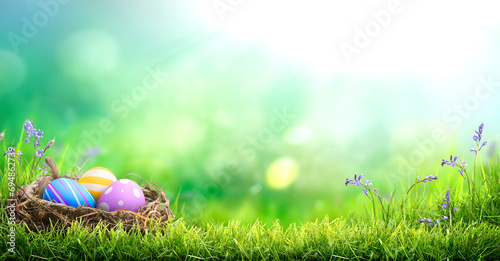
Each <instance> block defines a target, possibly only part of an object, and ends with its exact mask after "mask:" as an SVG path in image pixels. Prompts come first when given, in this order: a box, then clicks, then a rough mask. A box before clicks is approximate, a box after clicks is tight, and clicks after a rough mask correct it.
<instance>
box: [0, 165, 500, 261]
mask: <svg viewBox="0 0 500 261" xmlns="http://www.w3.org/2000/svg"><path fill="white" fill-rule="evenodd" d="M22 164H24V166H29V165H30V164H31V162H25V163H22ZM499 167H500V162H499V160H498V158H492V159H491V160H490V161H488V162H486V163H485V164H484V165H483V164H478V166H477V168H476V170H477V173H476V174H477V177H478V178H477V179H476V186H477V190H476V191H473V192H472V193H469V192H468V191H469V190H468V186H467V184H464V183H465V182H464V180H463V179H462V178H461V177H460V176H459V174H458V173H456V169H451V168H450V174H451V173H453V174H451V175H455V177H457V178H455V179H454V180H453V179H451V177H452V176H449V177H448V180H450V179H451V180H452V181H453V182H451V183H450V182H444V181H443V179H441V178H440V179H439V180H436V181H433V182H430V183H419V184H416V185H415V187H414V188H413V189H412V190H411V191H410V192H409V193H408V194H407V190H408V187H409V186H406V187H405V186H403V185H398V187H397V188H394V189H395V190H394V191H395V192H394V193H393V194H392V196H393V198H391V199H386V198H380V200H381V201H382V203H380V201H379V200H378V198H375V196H374V194H371V192H373V191H371V192H370V195H371V196H372V198H373V199H375V200H376V201H375V204H373V203H372V201H370V200H369V198H368V197H365V198H364V199H365V202H359V204H361V205H365V206H366V212H364V213H351V214H349V215H348V216H346V217H340V218H336V219H333V220H332V219H329V218H328V217H325V218H322V219H321V220H317V221H315V222H303V223H292V224H291V225H290V226H286V227H283V226H281V225H280V223H279V220H277V221H276V222H275V223H273V224H263V223H261V222H259V221H256V222H255V223H253V224H243V223H241V222H239V221H237V220H234V221H231V222H228V223H221V222H215V221H211V220H207V219H206V217H202V216H190V215H189V214H187V213H186V212H185V211H183V208H182V206H179V208H180V210H179V211H178V210H177V208H178V207H177V206H178V205H179V204H178V201H177V200H176V201H175V202H173V203H172V206H174V207H173V211H174V214H175V215H176V217H181V218H180V219H178V220H176V221H175V222H173V223H171V224H167V225H163V226H160V225H158V224H156V225H152V226H151V227H149V228H148V229H147V230H145V231H143V232H140V231H134V230H133V231H130V232H126V231H124V230H123V229H122V228H121V227H117V228H115V229H107V228H104V227H103V226H98V227H96V228H88V227H84V226H82V225H81V224H79V223H74V224H73V225H72V226H71V227H70V228H69V229H67V230H64V229H60V228H58V226H56V225H53V226H51V227H50V228H49V229H48V231H47V232H43V233H37V232H32V231H29V230H27V229H26V225H25V224H24V223H16V224H14V226H13V227H14V228H15V243H16V245H15V253H14V254H12V253H10V252H8V251H7V249H8V248H9V246H8V245H7V240H8V239H9V238H8V237H7V235H8V234H9V233H10V229H11V228H12V227H10V226H9V225H8V219H7V216H6V210H5V206H6V200H5V199H6V196H5V195H7V181H6V178H5V177H6V173H7V170H6V168H4V170H3V171H0V177H2V180H1V182H0V184H1V188H0V193H1V195H2V197H1V199H2V200H1V201H0V203H1V204H0V213H1V214H0V221H1V225H0V237H1V239H2V240H1V241H0V248H1V249H2V250H3V251H2V252H0V260H155V259H163V260H165V259H168V260H265V259H268V260H297V259H301V260H447V259H449V260H500V168H499ZM19 169H21V170H24V171H23V172H21V173H19V176H20V177H21V179H20V180H21V181H19V182H21V183H24V184H26V183H29V181H30V180H32V179H34V178H36V177H31V176H30V175H29V174H28V171H27V169H28V170H29V168H26V167H24V168H19ZM2 173H3V174H2ZM440 181H443V182H442V183H440ZM374 183H375V181H374ZM19 185H23V184H19ZM351 189H356V188H355V187H351ZM448 189H450V191H451V202H452V203H453V204H454V205H455V206H457V207H458V210H457V212H455V213H453V218H452V220H443V221H441V222H440V223H439V224H436V225H434V226H429V225H425V224H421V223H419V222H418V221H417V220H418V219H420V218H422V217H431V218H432V219H433V220H435V219H437V218H441V217H442V216H443V215H448V216H449V212H446V210H444V209H442V208H441V205H442V204H443V200H442V198H443V197H444V193H445V192H446V190H448ZM359 192H360V193H362V192H361V189H359ZM363 196H364V195H363ZM382 204H384V206H385V209H384V210H382V209H381V205H382ZM374 209H375V210H376V211H375V212H376V214H375V215H374V213H373V210H374ZM384 213H385V214H384Z"/></svg>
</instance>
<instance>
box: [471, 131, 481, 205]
mask: <svg viewBox="0 0 500 261" xmlns="http://www.w3.org/2000/svg"><path fill="white" fill-rule="evenodd" d="M480 142H481V139H479V143H480ZM478 154H479V145H478V149H477V150H476V157H475V158H474V180H473V184H472V192H473V193H472V205H474V198H475V197H476V165H477V155H478ZM469 193H470V192H469Z"/></svg>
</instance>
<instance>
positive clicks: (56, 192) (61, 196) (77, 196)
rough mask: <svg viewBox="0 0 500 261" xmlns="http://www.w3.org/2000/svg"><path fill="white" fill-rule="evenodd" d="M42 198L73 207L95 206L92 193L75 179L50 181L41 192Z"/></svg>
mask: <svg viewBox="0 0 500 261" xmlns="http://www.w3.org/2000/svg"><path fill="white" fill-rule="evenodd" d="M43 199H45V200H47V201H52V202H55V203H62V204H65V205H67V206H71V207H75V208H76V207H78V206H86V207H93V208H95V200H94V197H93V196H92V194H90V192H89V191H88V190H87V189H86V188H85V187H84V186H82V184H80V183H78V182H77V181H76V180H72V179H67V178H59V179H56V180H54V181H52V182H50V183H49V185H48V186H47V188H46V189H45V192H44V193H43Z"/></svg>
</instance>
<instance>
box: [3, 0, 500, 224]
mask: <svg viewBox="0 0 500 261" xmlns="http://www.w3.org/2000/svg"><path fill="white" fill-rule="evenodd" d="M397 3H399V4H398V8H397V11H394V12H392V13H391V12H390V10H392V9H390V8H389V7H388V4H389V1H372V2H370V3H365V2H364V1H352V2H349V3H332V1H326V0H325V1H317V0H313V1H283V0H280V1H272V2H266V1H262V0H241V1H235V0H233V1H229V0H227V1H226V0H220V1H212V0H210V1H209V0H198V1H180V0H166V1H147V2H143V1H127V2H119V1H99V2H92V3H88V2H84V1H77V0H73V1H68V0H65V1H62V0H61V1H56V0H41V1H31V0H25V1H13V0H9V1H6V0H0V36H1V37H0V115H1V117H0V130H2V129H5V133H6V138H5V141H4V142H5V144H6V146H8V145H9V144H14V143H17V142H18V140H19V136H20V132H21V129H22V124H23V123H24V121H25V120H26V119H31V120H32V121H33V122H34V124H35V125H36V127H37V128H40V129H42V130H43V131H44V139H43V140H42V141H43V142H42V143H43V145H44V144H46V142H48V141H49V140H50V139H52V138H53V137H56V144H55V145H54V148H53V149H51V150H50V151H48V152H47V156H51V157H53V158H54V159H55V160H56V162H60V160H61V159H62V158H64V164H63V172H69V171H70V170H71V168H72V167H73V166H74V164H75V162H76V163H77V165H79V166H82V165H83V163H84V162H86V165H85V166H84V168H83V170H84V171H85V170H87V169H89V168H91V167H94V166H103V167H107V168H109V169H110V170H112V171H113V172H114V173H115V174H116V176H117V177H118V178H121V177H123V176H125V175H126V174H127V173H135V174H137V175H140V176H141V177H143V178H145V179H147V180H150V181H152V182H154V183H155V184H158V185H159V186H160V187H162V188H163V189H164V190H165V191H166V193H167V196H168V197H169V198H170V199H175V198H176V197H177V196H179V206H180V207H184V210H185V213H187V215H191V216H193V217H200V216H206V217H208V218H211V219H214V220H221V221H224V220H229V219H233V218H234V219H239V220H242V221H243V222H253V221H255V219H261V220H264V221H266V222H270V221H273V220H275V219H280V220H281V222H282V223H283V224H288V223H290V222H299V221H305V220H314V219H316V218H322V217H323V216H324V215H326V214H328V215H330V216H331V217H337V216H339V215H345V214H347V213H348V212H349V211H355V210H360V209H362V208H363V206H364V204H365V203H366V202H365V200H366V198H364V197H365V196H364V195H363V193H362V192H361V190H360V189H356V188H355V187H352V186H351V187H345V185H344V182H345V178H347V177H349V178H352V177H353V176H354V174H355V173H360V172H363V173H364V174H365V176H366V177H367V178H368V179H371V180H373V183H374V184H375V186H376V187H377V188H379V190H380V191H381V192H382V193H383V194H385V195H388V194H389V193H391V192H392V190H393V189H394V186H395V184H398V183H400V184H407V183H408V182H411V181H412V180H413V179H414V178H415V176H416V175H426V174H437V175H438V176H440V178H442V180H443V182H446V181H449V182H451V183H453V182H455V181H456V180H457V176H458V174H457V173H455V172H453V171H452V170H450V169H447V168H441V166H440V163H441V159H442V158H445V157H449V155H450V154H455V153H458V154H460V155H464V157H465V160H471V159H472V154H471V153H469V152H468V148H469V147H470V146H471V145H472V144H473V141H472V139H471V137H472V134H473V130H474V129H476V128H477V126H479V124H480V123H482V122H484V123H485V133H484V135H485V137H486V139H487V140H489V141H490V145H488V146H489V147H488V149H489V150H491V151H493V150H495V147H496V142H495V141H497V140H499V138H500V134H499V128H500V124H499V120H498V119H499V118H498V115H499V112H500V103H499V101H500V94H498V89H499V88H500V73H499V71H498V70H499V68H500V67H499V66H500V49H499V47H500V27H499V26H500V17H499V16H498V15H497V13H495V10H496V9H495V7H497V6H498V4H497V3H496V2H494V1H480V3H474V4H472V3H470V4H469V3H457V2H453V1H444V2H439V3H431V2H424V1H416V2H411V1H400V2H397ZM388 10H389V11H388ZM384 14H385V15H386V16H384ZM387 15H388V16H387ZM380 19H382V20H380ZM367 30H368V31H367ZM360 32H364V33H360ZM366 32H368V33H366ZM363 34H364V36H363ZM356 41H358V45H356ZM360 42H362V44H360ZM348 45H349V46H350V47H351V48H355V50H356V51H355V52H353V53H351V54H346V49H345V48H346V47H345V46H348ZM350 50H353V49H350ZM491 151H490V152H488V153H491ZM24 152H25V153H24V154H25V155H32V154H30V153H32V151H30V148H28V147H27V146H25V148H24ZM486 154H487V153H485V155H483V156H485V158H486V157H487V155H486ZM179 191H180V195H178V192H179Z"/></svg>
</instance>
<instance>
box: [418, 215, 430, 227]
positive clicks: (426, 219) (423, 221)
mask: <svg viewBox="0 0 500 261" xmlns="http://www.w3.org/2000/svg"><path fill="white" fill-rule="evenodd" d="M418 222H420V223H423V224H426V225H429V226H431V227H432V226H434V223H433V222H432V219H431V218H425V217H424V218H421V219H419V220H418Z"/></svg>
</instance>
